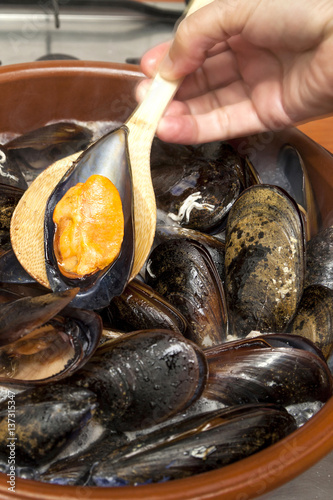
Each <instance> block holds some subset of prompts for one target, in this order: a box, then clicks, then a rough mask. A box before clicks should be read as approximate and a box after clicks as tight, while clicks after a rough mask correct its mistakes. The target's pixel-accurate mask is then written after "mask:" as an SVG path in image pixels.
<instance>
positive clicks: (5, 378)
mask: <svg viewBox="0 0 333 500" xmlns="http://www.w3.org/2000/svg"><path fill="white" fill-rule="evenodd" d="M76 293H77V289H71V290H68V291H65V292H59V293H51V294H42V295H40V296H36V297H22V298H21V297H19V298H17V297H16V300H11V301H7V302H6V303H5V304H2V306H1V310H0V346H1V347H0V360H1V370H0V380H2V382H10V381H15V382H16V383H17V382H20V383H33V384H38V383H43V384H45V383H46V382H49V381H51V380H52V381H54V380H59V379H61V378H63V377H67V376H68V375H70V374H71V373H73V372H74V371H75V370H77V369H78V368H79V367H80V366H82V365H83V364H84V363H85V362H86V361H87V360H88V359H89V358H90V356H91V355H92V354H93V352H94V351H95V349H96V348H97V346H98V343H99V339H100V337H101V332H102V321H101V318H100V317H99V316H98V315H97V314H96V313H95V312H93V311H83V310H78V309H74V308H69V307H67V308H66V306H67V305H68V304H69V303H70V301H71V300H72V299H73V297H74V296H75V294H76Z"/></svg>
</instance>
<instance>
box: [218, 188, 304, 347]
mask: <svg viewBox="0 0 333 500" xmlns="http://www.w3.org/2000/svg"><path fill="white" fill-rule="evenodd" d="M304 245H305V243H304V232H303V224H302V220H301V217H300V214H299V210H298V209H297V206H296V204H295V203H294V202H293V200H292V199H291V198H290V197H289V196H288V195H287V193H285V192H284V191H283V190H282V189H280V188H278V187H276V186H269V185H255V186H252V187H250V188H248V189H246V190H245V191H243V193H242V194H241V196H240V197H239V198H238V200H237V202H236V203H235V204H234V206H233V207H232V209H231V211H230V214H229V217H228V222H227V231H226V247H225V252H226V261H225V265H226V269H225V271H226V295H227V303H228V311H229V320H230V322H231V328H232V330H231V331H232V334H233V335H235V336H236V337H245V336H246V335H248V334H249V333H250V332H251V331H264V332H281V331H283V330H284V328H285V327H286V325H287V323H288V322H289V320H290V318H291V317H292V315H293V314H294V313H295V311H296V308H297V305H298V303H299V301H300V298H301V295H302V291H303V283H304V272H305V252H304Z"/></svg>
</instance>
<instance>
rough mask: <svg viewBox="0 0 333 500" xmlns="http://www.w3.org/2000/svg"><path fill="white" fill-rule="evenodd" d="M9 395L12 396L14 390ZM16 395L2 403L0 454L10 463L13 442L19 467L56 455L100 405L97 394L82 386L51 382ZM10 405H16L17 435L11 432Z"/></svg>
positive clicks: (40, 461)
mask: <svg viewBox="0 0 333 500" xmlns="http://www.w3.org/2000/svg"><path fill="white" fill-rule="evenodd" d="M8 394H9V396H10V397H12V396H11V394H12V393H11V391H10V389H9V390H8ZM13 394H14V393H13ZM14 397H15V399H14V400H13V399H9V400H8V401H6V402H4V403H2V404H1V406H0V457H2V456H5V457H6V460H7V463H8V456H9V448H8V444H9V443H10V442H11V443H13V444H14V446H13V449H14V456H15V460H16V464H17V465H18V466H23V465H32V466H34V467H36V466H39V465H41V464H43V463H46V462H47V461H49V460H51V459H52V458H54V457H55V456H56V455H57V454H58V453H60V451H61V450H62V449H63V448H64V447H65V446H66V445H68V443H69V442H70V441H71V439H73V438H74V437H75V436H76V434H77V433H78V431H79V429H80V428H81V427H83V426H84V425H86V424H87V422H88V421H89V420H90V419H91V417H92V416H93V413H94V409H95V407H96V396H95V395H94V394H93V393H92V392H91V391H89V390H87V389H84V388H79V387H70V388H68V387H65V386H53V385H51V384H50V385H46V386H43V387H39V388H35V389H34V390H33V391H29V390H27V391H25V392H22V393H21V394H16V395H15V396H14ZM11 401H14V402H15V404H14V405H11V404H10V402H11ZM9 408H13V417H12V420H13V421H14V422H15V426H14V430H13V431H12V432H13V435H11V434H9V429H10V427H8V413H9ZM11 436H13V439H11ZM14 437H15V439H14Z"/></svg>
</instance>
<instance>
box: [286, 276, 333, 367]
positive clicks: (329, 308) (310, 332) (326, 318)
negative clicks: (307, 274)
mask: <svg viewBox="0 0 333 500" xmlns="http://www.w3.org/2000/svg"><path fill="white" fill-rule="evenodd" d="M286 331H287V332H291V333H294V334H297V335H302V336H303V337H306V338H307V339H309V340H311V341H312V342H313V343H314V344H315V345H316V346H317V347H318V348H319V349H320V350H321V351H322V352H323V354H324V356H325V358H328V357H329V355H330V354H331V352H332V350H333V289H331V288H327V287H325V286H323V285H310V286H308V287H306V288H305V289H304V292H303V295H302V299H301V302H300V304H299V306H298V308H297V311H296V314H295V315H294V316H293V318H292V320H291V321H290V323H289V324H288V326H287V328H286Z"/></svg>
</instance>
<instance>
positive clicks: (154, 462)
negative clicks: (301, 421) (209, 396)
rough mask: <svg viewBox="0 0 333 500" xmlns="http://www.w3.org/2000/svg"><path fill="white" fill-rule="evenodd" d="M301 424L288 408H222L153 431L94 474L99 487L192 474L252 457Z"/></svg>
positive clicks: (108, 461)
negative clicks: (298, 423)
mask: <svg viewBox="0 0 333 500" xmlns="http://www.w3.org/2000/svg"><path fill="white" fill-rule="evenodd" d="M295 428H296V425H295V422H294V419H293V417H292V416H290V415H289V414H288V413H287V412H286V411H285V410H284V409H283V408H277V407H274V406H272V407H271V406H269V405H266V406H264V405H262V406H260V405H258V406H256V405H254V406H244V407H241V408H231V409H226V410H219V411H217V412H212V413H208V414H206V415H201V416H199V417H197V418H192V419H190V420H189V421H183V422H181V423H180V424H179V425H176V426H172V427H167V428H164V429H162V431H160V432H159V433H158V434H157V435H156V434H155V435H152V436H150V435H148V436H146V437H145V439H142V440H140V441H139V444H138V446H137V447H135V445H133V446H131V443H130V444H129V445H127V447H125V448H127V454H126V453H125V454H124V455H123V456H122V455H121V454H120V456H117V455H116V457H115V459H113V460H108V459H104V460H102V461H101V462H100V463H99V464H98V465H96V466H95V467H94V468H93V469H92V472H91V478H92V481H93V484H95V485H97V486H123V485H130V484H131V485H138V484H145V483H150V482H157V481H166V480H170V479H178V478H182V477H189V476H191V475H193V474H197V473H202V472H205V471H208V470H212V469H214V468H217V467H222V466H224V465H227V464H230V463H232V462H234V461H236V460H240V459H242V458H245V457H247V456H250V455H252V454H253V453H256V452H257V451H259V450H261V449H263V448H265V447H267V446H270V445H271V444H274V443H275V442H276V441H278V440H279V439H281V438H283V437H285V436H286V435H288V434H289V433H290V432H292V431H293V430H295ZM163 435H164V437H165V441H164V442H163V441H162V439H161V437H162V436H163ZM154 439H155V443H156V444H155V446H154Z"/></svg>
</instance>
